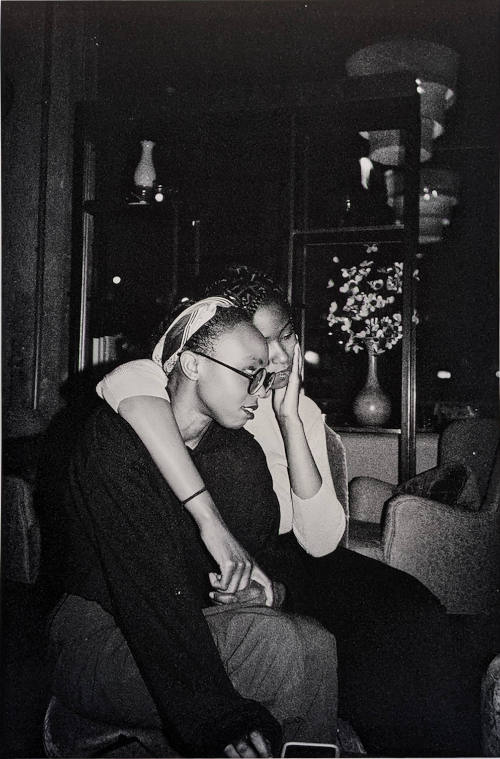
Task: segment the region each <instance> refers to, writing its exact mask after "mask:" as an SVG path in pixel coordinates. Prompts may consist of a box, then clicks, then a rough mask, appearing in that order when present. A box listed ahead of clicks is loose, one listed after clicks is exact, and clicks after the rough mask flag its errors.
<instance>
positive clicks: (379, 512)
mask: <svg viewBox="0 0 500 759" xmlns="http://www.w3.org/2000/svg"><path fill="white" fill-rule="evenodd" d="M498 437H499V429H498V422H497V421H495V420H491V419H468V420H460V421H456V422H452V423H451V424H450V425H449V426H448V427H447V428H446V429H445V430H444V432H443V433H442V435H441V439H440V445H439V454H438V461H439V464H440V465H444V464H450V463H451V462H461V463H463V464H465V465H467V466H468V467H470V469H472V471H473V472H474V474H475V476H476V479H477V486H478V491H479V500H480V504H479V510H477V511H470V510H467V509H465V508H463V507H460V506H458V505H457V504H456V503H452V504H451V505H446V504H444V503H440V502H438V501H436V500H432V499H431V498H426V497H422V496H419V495H410V494H397V495H396V494H395V490H396V486H395V485H393V484H391V483H386V482H382V481H381V480H376V479H374V478H371V477H358V478H354V479H353V480H352V481H351V483H350V486H349V508H350V517H351V519H350V528H349V548H350V549H352V550H354V551H358V552H359V553H362V554H364V555H366V556H371V557H372V558H376V559H378V560H380V561H384V562H385V563H387V564H389V565H390V566H392V567H395V568H397V569H401V570H403V571H405V572H408V574H411V575H413V576H414V577H416V578H417V579H418V580H420V582H422V583H423V584H424V585H425V586H426V587H427V588H429V590H431V591H432V592H433V593H434V595H435V596H436V597H437V598H438V599H439V600H440V601H441V602H442V603H443V604H444V606H445V607H446V609H447V611H448V612H450V613H455V614H474V613H478V612H481V611H485V610H487V609H488V608H491V607H492V606H493V604H495V603H498V602H500V510H499V502H500V449H499V448H498Z"/></svg>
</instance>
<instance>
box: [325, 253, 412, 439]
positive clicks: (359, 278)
mask: <svg viewBox="0 0 500 759" xmlns="http://www.w3.org/2000/svg"><path fill="white" fill-rule="evenodd" d="M366 252H367V253H368V254H370V253H375V252H377V246H376V245H368V246H367V248H366ZM334 262H335V263H339V259H338V258H337V257H335V258H334ZM340 274H341V277H342V284H341V285H340V286H339V287H338V286H337V285H336V283H335V282H334V280H333V279H330V280H329V281H328V288H332V289H333V288H335V287H337V298H336V300H334V301H332V302H331V303H330V308H329V312H328V315H327V321H328V324H329V326H330V327H332V328H334V329H338V330H340V332H341V333H342V334H343V336H344V337H345V338H346V339H345V342H344V350H345V351H347V352H349V351H352V352H353V353H358V352H359V351H361V350H366V352H367V355H368V375H367V379H366V382H365V385H364V387H363V388H362V389H361V391H360V392H359V393H358V395H357V396H356V398H355V400H354V406H353V411H354V416H355V418H356V420H357V421H358V423H359V424H362V425H363V426H380V425H383V424H385V423H386V422H387V420H388V419H389V417H390V415H391V402H390V399H389V397H388V396H387V395H386V393H385V392H384V391H383V390H382V388H381V386H380V383H379V381H378V375H377V361H378V356H379V355H380V354H382V353H385V352H386V351H388V350H391V349H392V348H394V346H395V345H397V343H398V342H399V341H400V340H401V338H402V337H403V324H402V316H401V311H400V310H397V304H396V297H397V296H398V295H401V293H402V290H403V264H402V263H401V262H398V261H396V262H394V263H391V264H389V265H387V266H384V265H382V264H376V263H375V262H374V261H373V260H368V259H367V260H364V261H362V262H361V263H360V264H358V265H357V266H351V267H349V268H347V267H345V268H341V269H340ZM414 276H415V277H416V278H418V271H415V272H414ZM414 320H415V321H418V320H417V317H416V314H415V315H414Z"/></svg>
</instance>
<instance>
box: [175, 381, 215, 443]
mask: <svg viewBox="0 0 500 759" xmlns="http://www.w3.org/2000/svg"><path fill="white" fill-rule="evenodd" d="M168 394H169V396H170V405H171V408H172V413H173V415H174V418H175V421H176V422H177V426H178V428H179V432H180V433H181V437H182V439H183V441H184V443H185V445H187V446H188V448H191V449H194V448H196V446H197V445H198V443H199V442H200V440H201V438H202V437H203V435H204V434H205V432H206V431H207V429H208V427H209V426H210V424H211V422H212V419H211V418H210V417H209V416H207V415H206V414H205V413H203V412H202V411H201V410H200V409H199V408H198V403H197V400H198V398H197V395H196V383H195V382H191V381H190V380H186V379H184V381H183V380H182V379H179V377H177V376H176V375H175V373H174V374H173V375H171V377H170V378H169V381H168Z"/></svg>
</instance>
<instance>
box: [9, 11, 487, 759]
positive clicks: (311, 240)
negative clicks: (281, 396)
mask: <svg viewBox="0 0 500 759" xmlns="http://www.w3.org/2000/svg"><path fill="white" fill-rule="evenodd" d="M0 12H1V65H2V282H3V286H2V325H3V354H2V398H3V406H2V407H3V413H2V418H3V428H2V429H3V475H4V476H5V475H9V476H11V475H12V476H14V477H18V478H22V480H24V481H25V482H27V483H28V485H29V487H30V488H31V489H34V491H35V494H36V497H38V498H39V499H40V501H39V503H40V504H41V505H39V507H38V508H39V509H40V510H41V511H40V513H38V514H37V518H38V517H41V519H42V522H43V524H42V528H41V533H42V569H41V573H40V577H39V578H38V580H37V578H36V576H35V579H34V580H33V579H28V580H26V579H23V580H21V581H19V580H18V578H16V577H14V578H13V579H9V576H8V574H9V573H8V571H7V572H5V573H4V572H3V573H2V574H3V575H4V577H2V596H3V614H2V616H3V623H2V624H3V626H4V635H3V643H2V679H3V683H4V686H3V715H2V717H3V719H2V721H3V726H4V729H3V733H4V736H5V737H4V741H3V752H2V756H5V757H7V756H16V757H23V756H24V757H35V756H42V755H43V745H42V737H41V736H42V726H41V725H42V721H43V715H44V712H45V709H46V707H47V694H48V692H49V680H50V666H49V664H48V663H47V662H46V660H45V659H44V655H43V650H44V637H43V635H42V633H41V630H42V629H43V625H44V615H45V614H46V613H47V611H48V608H49V607H50V604H51V603H53V601H54V599H55V597H56V593H57V591H58V586H57V581H55V580H54V577H55V573H56V565H57V560H56V558H49V559H47V558H46V555H45V556H44V550H43V546H44V543H43V541H44V536H45V538H46V537H47V534H50V532H51V529H52V527H53V525H51V523H50V500H51V499H54V498H57V497H59V496H60V491H59V490H58V488H60V486H61V483H59V482H57V481H56V480H57V474H55V473H57V472H61V471H62V469H63V467H64V464H65V462H66V458H67V456H68V454H69V451H70V449H71V444H72V440H73V438H74V435H75V432H77V431H78V429H79V428H80V427H81V424H82V422H83V420H84V418H85V416H86V415H87V413H88V412H89V411H90V410H91V409H92V408H93V407H94V406H95V405H96V403H97V396H96V395H95V392H94V386H95V383H96V381H98V380H99V379H100V378H101V377H102V376H103V375H104V374H105V372H106V371H107V370H108V369H109V368H110V367H112V366H114V365H116V364H118V363H121V362H124V361H127V360H129V359H135V358H140V357H143V356H146V355H147V351H148V346H149V342H150V338H151V335H152V334H153V333H154V330H155V329H156V328H157V326H158V324H159V323H160V321H161V320H162V319H163V318H164V316H165V315H166V314H167V312H168V311H169V309H170V308H171V307H172V306H173V305H174V303H175V302H176V301H178V300H179V298H181V297H182V296H186V297H190V296H191V295H192V294H193V293H194V292H196V287H199V284H198V283H199V282H200V281H201V282H203V281H205V280H207V279H210V278H212V277H213V276H214V275H216V274H217V273H220V272H221V271H222V270H223V269H224V267H225V266H226V265H227V264H229V263H242V264H249V265H252V266H256V267H258V268H261V269H264V270H266V271H268V272H270V273H271V274H272V276H274V278H275V279H276V280H277V281H278V282H279V283H280V284H281V285H282V286H283V287H284V289H285V291H286V292H287V294H288V297H289V299H290V302H291V305H292V309H293V314H294V317H295V321H294V324H295V328H296V330H297V333H298V336H299V339H300V341H301V347H302V350H303V352H304V355H305V369H304V373H305V374H304V384H305V389H306V391H307V393H308V394H309V395H310V396H311V397H312V398H313V399H314V400H315V401H316V403H317V404H318V405H319V406H320V408H321V411H322V412H324V415H325V420H326V422H327V423H328V424H329V425H330V426H331V427H333V428H334V429H335V430H337V432H338V433H339V435H340V436H341V437H342V439H343V441H344V445H345V446H346V449H347V464H348V475H349V479H351V478H352V477H354V476H356V477H357V476H367V477H368V476H370V477H379V478H380V479H382V480H384V479H385V480H387V479H390V480H391V481H392V484H393V485H394V487H395V486H396V484H398V483H399V484H401V482H402V481H406V480H409V479H410V477H412V476H414V475H415V474H416V472H422V471H424V470H427V469H430V468H431V467H434V466H435V465H436V461H437V458H436V457H437V455H438V454H437V450H438V445H439V439H440V435H441V433H442V432H443V430H444V428H445V427H446V425H447V424H448V423H450V422H454V421H457V420H464V419H466V420H488V422H491V420H495V422H496V425H498V417H499V413H498V411H499V409H498V387H499V385H498V383H499V377H500V373H499V372H500V366H499V340H498V334H499V333H498V328H499V319H498V317H499V274H498V271H499V176H500V173H499V123H500V119H499V116H500V86H499V85H500V81H499V73H500V66H499V63H500V60H499V50H500V44H499V43H500V7H499V3H498V0H476V1H475V2H472V0H370V1H368V2H367V0H302V1H301V2H296V0H260V1H257V2H255V1H254V0H221V1H219V2H212V0H194V1H191V0H182V1H176V0H156V1H155V2H149V0H141V1H139V0H128V1H127V2H122V0H94V1H93V2H87V0H82V1H81V2H80V1H79V2H74V1H73V0H66V1H64V2H63V1H62V0H61V1H59V0H54V1H48V2H41V1H39V0H35V1H34V2H25V1H23V0H16V1H14V0H2V2H1V8H0ZM389 40H423V41H425V42H426V43H432V44H434V45H438V46H439V45H440V46H445V47H446V48H449V49H451V51H453V52H454V53H455V54H456V56H457V60H458V65H457V73H456V82H455V84H454V88H453V90H454V102H453V103H452V104H451V105H450V107H449V108H447V110H446V114H445V117H444V129H443V130H442V134H440V135H439V136H436V137H435V139H433V140H432V156H431V157H430V159H429V160H427V161H425V162H423V161H422V162H420V163H419V161H418V157H417V159H416V161H414V164H415V165H413V167H412V162H411V161H412V159H411V155H417V156H418V144H419V139H420V134H419V133H418V134H417V136H416V137H415V132H414V133H413V134H412V129H411V126H409V127H405V124H406V123H407V122H408V124H410V123H413V122H411V118H413V115H412V114H413V113H414V112H416V111H415V107H416V108H417V111H418V102H419V100H418V97H417V96H416V92H415V85H414V72H413V69H411V67H410V68H409V67H406V66H405V65H402V66H401V65H396V66H395V67H394V71H393V72H392V73H393V74H394V75H393V76H392V73H389V74H388V75H387V76H386V77H384V76H382V79H380V83H379V80H378V79H377V75H376V74H377V72H375V73H374V74H373V75H372V76H371V77H363V76H355V77H353V76H352V75H350V74H349V72H348V70H347V69H346V62H347V61H348V60H349V59H350V57H351V56H353V55H354V54H355V53H356V52H357V51H359V50H362V49H363V48H367V47H368V46H371V45H374V44H375V43H379V42H385V41H389ZM437 60H438V62H439V58H438V59H437ZM429 66H431V64H429ZM405 68H407V69H408V70H407V71H404V69H405ZM394 72H395V73H394ZM408 72H409V73H408ZM361 80H366V81H361ZM419 81H420V80H418V79H417V85H418V82H419ZM417 92H418V89H417ZM415 103H417V106H415ZM399 104H401V105H399ZM447 105H448V104H447ZM384 109H385V110H384ZM405 109H406V110H405ZM412 109H413V110H412ZM353 114H354V115H353ZM358 114H359V118H358ZM407 114H408V116H407ZM365 117H366V119H367V123H368V122H370V120H371V123H373V124H375V127H371V133H372V134H373V132H375V131H376V130H383V129H385V130H387V129H390V128H391V124H390V123H389V122H390V120H391V119H394V123H401V124H402V126H401V127H399V126H398V127H397V129H398V130H399V135H400V137H401V139H402V140H403V142H402V144H406V148H405V149H406V151H407V162H406V163H404V162H403V163H402V166H403V169H402V171H403V174H402V175H403V176H404V177H405V180H404V181H407V186H406V188H405V189H404V193H406V194H405V195H404V211H403V213H404V219H405V223H404V224H402V223H400V218H399V217H398V215H397V209H396V207H395V205H391V204H390V202H388V200H389V195H388V189H387V188H388V185H387V182H388V181H389V180H388V178H387V170H388V169H390V168H391V164H387V165H384V163H382V162H377V161H376V160H375V159H374V160H373V163H372V175H371V176H372V184H371V195H370V198H369V201H366V197H365V194H363V193H361V194H362V195H363V197H361V194H359V191H358V196H356V193H355V190H354V186H355V185H356V186H358V185H359V181H358V179H357V177H358V176H359V168H358V166H359V165H360V163H359V162H360V159H362V158H363V157H366V156H368V155H369V141H368V140H367V139H366V135H367V134H368V133H369V132H370V126H367V127H363V119H365ZM356 119H358V121H356ZM384 119H385V121H384ZM405 119H407V122H406V121H405ZM398 120H399V121H398ZM416 123H417V130H418V129H420V116H418V121H417V122H416ZM422 123H423V122H422ZM377 124H378V126H377ZM405 129H406V131H405ZM361 132H364V135H365V136H362V135H361V134H360V133H361ZM405 135H406V137H405ZM414 138H415V139H414ZM405 139H407V142H406V143H404V140H405ZM145 140H149V141H152V142H154V149H153V151H152V160H153V164H154V168H155V174H156V176H155V185H154V187H155V189H154V190H152V189H151V188H148V187H146V189H144V188H143V195H142V202H141V195H140V191H141V186H140V185H141V183H140V182H138V181H135V180H134V171H135V172H136V175H137V168H138V163H139V162H140V160H142V158H143V157H144V149H143V148H141V142H142V143H143V142H144V141H145ZM412 140H413V142H412ZM412 145H413V148H412V147H411V146H412ZM415 145H416V146H417V147H416V148H415ZM412 149H413V150H414V152H413V153H411V150H412ZM141 151H142V152H141ZM415 151H417V152H415ZM415 166H416V171H415ZM433 169H436V170H441V169H446V170H449V171H451V172H452V173H454V176H456V177H457V185H456V188H455V190H454V191H453V193H454V197H453V198H452V200H453V207H452V208H451V212H449V213H448V217H447V218H446V219H445V221H443V223H442V224H440V231H439V237H438V238H437V239H436V240H434V241H432V242H430V243H429V242H427V241H424V242H422V226H421V228H420V241H419V232H418V215H419V213H420V214H421V217H420V223H421V225H422V197H423V196H424V195H425V193H426V192H428V191H427V190H426V189H425V188H424V189H422V188H423V184H422V183H421V185H420V190H419V186H418V181H419V179H418V176H419V171H420V178H421V182H423V179H422V178H423V176H424V175H425V174H424V172H426V171H429V170H430V171H431V170H433ZM412 172H413V173H412ZM415 177H416V178H415ZM356 183H357V184H356ZM419 192H420V196H419V195H418V193H419ZM412 193H413V194H412ZM453 193H452V192H451V191H450V193H449V194H453ZM366 195H368V193H366ZM144 199H145V200H144ZM365 201H366V202H369V203H371V205H370V206H369V213H371V214H372V216H371V217H370V218H369V219H368V216H366V217H365V216H363V214H366V213H368V212H367V211H366V208H367V207H368V206H364V205H363V202H365ZM358 203H359V205H358ZM419 203H420V205H419ZM346 208H347V209H348V211H349V212H350V213H351V217H350V218H351V221H349V217H347V221H346V216H345V214H346ZM412 209H413V210H412ZM358 212H359V214H360V216H359V218H358V217H356V218H355V221H354V222H353V221H352V219H353V216H352V214H353V213H354V214H356V213H358ZM412 214H413V215H412ZM440 218H441V217H440ZM366 219H368V221H367V220H366ZM370 227H373V228H376V229H377V230H378V231H377V232H370ZM351 228H352V229H351ZM334 229H335V230H337V232H338V230H339V229H340V230H341V231H340V233H339V234H337V232H336V233H335V234H333V233H332V230H334ZM346 230H347V231H346ZM356 230H358V231H356ZM359 230H361V231H359ZM372 254H373V257H374V260H377V258H376V257H377V256H378V260H379V261H381V262H382V263H383V264H384V265H386V266H387V265H389V264H393V262H394V261H403V260H404V261H405V263H408V264H409V265H410V264H413V267H414V270H415V269H417V270H418V272H417V273H416V275H415V277H414V278H412V277H411V274H409V273H408V272H407V279H404V280H403V294H402V295H401V289H400V290H399V292H398V293H397V296H399V300H398V299H396V305H397V307H398V308H399V309H400V311H401V314H402V324H403V330H402V331H403V333H404V334H403V339H402V340H401V341H400V342H399V343H398V344H397V346H395V348H394V350H387V351H386V352H385V353H384V354H383V355H381V356H379V357H377V358H378V364H377V366H378V376H379V379H380V384H381V385H382V387H383V388H384V390H385V391H386V393H387V394H388V395H389V397H390V399H391V402H392V404H391V410H390V413H388V415H387V417H386V418H385V420H384V422H383V423H381V424H380V423H378V422H375V424H374V426H372V425H371V424H370V422H368V423H366V422H365V423H363V422H360V421H359V420H358V419H357V417H356V414H355V411H353V399H354V396H355V394H356V393H357V392H358V391H359V390H360V389H361V387H362V386H363V383H364V382H365V379H366V377H367V360H366V356H365V351H361V352H360V353H357V352H353V351H352V350H351V351H348V350H347V347H346V345H345V332H344V333H342V332H341V331H339V330H337V329H336V328H332V326H331V325H329V322H328V321H327V316H328V311H329V308H330V304H331V302H332V300H333V299H334V298H337V296H338V286H339V282H340V279H341V278H342V275H341V273H340V269H341V267H342V266H344V267H351V266H355V265H357V264H359V262H360V261H362V260H363V258H365V259H367V258H370V257H371V256H372ZM407 268H409V266H408V267H407ZM329 283H330V284H329ZM333 283H334V284H333ZM413 308H415V312H416V315H417V317H418V318H417V321H418V323H417V324H415V319H413V318H412V314H413ZM377 424H378V425H379V426H378V427H377V426H376V425H377ZM473 455H475V451H474V452H473ZM490 464H491V462H490ZM497 469H498V467H497ZM497 469H495V472H496V477H497V479H498V477H499V474H498V471H497ZM54 478H55V479H54ZM491 487H492V486H491V481H490V489H491ZM485 490H486V486H485ZM4 491H5V492H4ZM4 491H3V497H4V498H6V497H7V496H6V492H7V491H6V489H5V488H4ZM488 492H490V491H488ZM481 495H482V496H484V492H483V493H482V494H481ZM497 495H498V494H497ZM488 497H489V496H486V498H488ZM483 500H484V499H483ZM495 503H496V509H497V510H499V506H498V498H497V501H496V502H495ZM35 505H36V504H35ZM492 510H493V507H492ZM42 512H43V513H42ZM499 513H500V510H499ZM358 519H361V518H360V517H359V518H358V517H356V516H355V515H354V516H353V513H351V520H354V521H356V520H358ZM492 524H493V522H492ZM494 524H495V526H494V527H492V528H491V529H492V530H497V529H498V520H497V522H495V523H494ZM377 529H378V532H379V533H380V529H381V528H380V525H379V524H378V525H377ZM3 533H4V534H5V527H4V525H3ZM354 535H355V533H354V531H353V532H352V536H353V538H354ZM494 542H495V541H493V543H494ZM353 545H354V543H353ZM488 545H489V543H488ZM495 545H496V546H497V545H498V541H497V543H495ZM2 547H4V546H2ZM4 550H6V551H7V550H8V549H7V548H6V549H4ZM354 550H357V549H356V548H354ZM485 550H486V549H485ZM360 552H361V553H362V552H363V551H361V550H360ZM367 555H368V554H367ZM436 561H437V559H436ZM473 563H474V562H471V565H472V564H473ZM496 563H498V564H500V561H499V557H498V554H497V556H496V560H495V559H494V558H493V560H492V566H493V565H495V564H496ZM407 571H409V572H410V573H411V571H410V570H407ZM471 571H473V570H471ZM492 571H497V570H496V569H495V567H494V566H493V569H492ZM51 573H52V574H53V575H54V576H52V577H51ZM36 574H37V573H36V572H35V575H36ZM52 581H53V582H52ZM495 604H496V605H497V606H496V608H494V607H491V608H490V607H488V609H487V613H485V614H476V615H474V614H472V613H471V612H468V613H471V616H470V619H471V620H475V622H472V621H471V629H472V625H473V624H476V623H477V627H476V628H474V629H475V631H476V632H475V633H474V636H475V640H476V643H477V652H476V660H477V662H479V664H478V670H477V671H478V673H479V674H478V679H477V683H475V685H474V687H475V688H476V690H477V693H478V696H477V713H474V714H473V715H472V716H471V727H470V729H471V735H472V736H473V738H471V746H470V747H466V751H465V753H464V754H463V755H464V756H473V755H480V753H479V752H480V751H481V750H483V751H485V749H484V737H483V744H481V736H480V732H481V715H480V703H479V689H480V675H481V672H484V671H485V669H486V667H487V665H488V662H489V661H490V660H491V659H492V657H493V656H495V655H497V654H498V653H499V652H500V647H499V646H500V641H499V635H500V630H499V629H498V628H499V624H498V596H497V597H496V599H495ZM460 613H462V611H460ZM466 613H467V612H466ZM468 619H469V618H468ZM486 642H487V645H486ZM486 649H487V650H486ZM497 697H498V696H497ZM497 707H498V704H497ZM497 730H498V731H499V732H498V734H497V741H498V744H497V745H499V746H500V727H499V726H498V714H497ZM481 746H482V749H481ZM110 755H115V756H118V755H121V754H110ZM436 755H440V754H439V753H437V754H436ZM481 755H493V754H487V753H482V754H481Z"/></svg>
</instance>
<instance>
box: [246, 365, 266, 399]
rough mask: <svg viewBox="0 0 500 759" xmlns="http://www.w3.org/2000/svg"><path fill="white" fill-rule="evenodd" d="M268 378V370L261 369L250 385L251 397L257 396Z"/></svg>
mask: <svg viewBox="0 0 500 759" xmlns="http://www.w3.org/2000/svg"><path fill="white" fill-rule="evenodd" d="M265 378H266V370H265V369H259V370H258V371H257V372H256V373H255V374H254V375H253V377H252V379H251V380H250V384H249V386H248V392H249V393H250V395H255V393H257V392H258V391H259V390H260V388H261V387H262V385H263V384H264V380H265Z"/></svg>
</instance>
